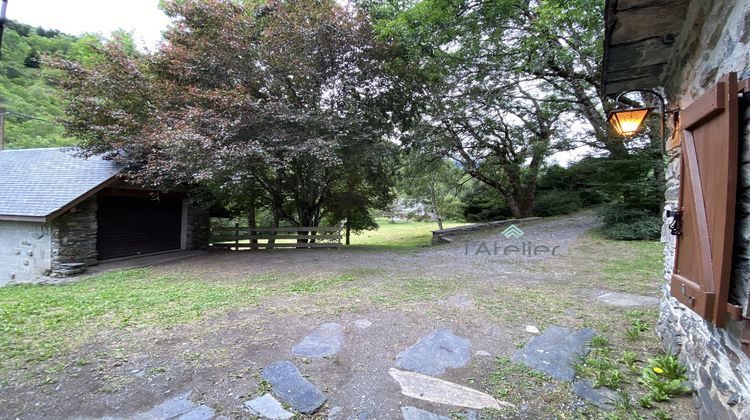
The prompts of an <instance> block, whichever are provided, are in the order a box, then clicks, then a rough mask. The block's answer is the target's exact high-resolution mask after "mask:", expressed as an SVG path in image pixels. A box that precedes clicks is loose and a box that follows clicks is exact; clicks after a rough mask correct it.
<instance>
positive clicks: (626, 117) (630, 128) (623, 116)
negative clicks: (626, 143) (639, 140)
mask: <svg viewBox="0 0 750 420" xmlns="http://www.w3.org/2000/svg"><path fill="white" fill-rule="evenodd" d="M653 110H654V108H636V109H632V108H631V109H616V110H614V111H612V112H610V113H609V119H608V121H609V123H610V124H611V125H612V127H613V128H614V129H615V131H616V132H617V134H619V135H621V136H623V137H633V136H635V135H636V134H638V132H639V131H640V130H641V126H642V125H643V121H644V120H645V119H646V117H648V115H649V114H650V113H651V111H653Z"/></svg>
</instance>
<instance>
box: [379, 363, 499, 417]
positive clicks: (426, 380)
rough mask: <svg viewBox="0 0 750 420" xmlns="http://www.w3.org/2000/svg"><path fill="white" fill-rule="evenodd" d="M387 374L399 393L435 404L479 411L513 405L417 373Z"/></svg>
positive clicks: (473, 390)
mask: <svg viewBox="0 0 750 420" xmlns="http://www.w3.org/2000/svg"><path fill="white" fill-rule="evenodd" d="M388 373H390V375H391V376H392V377H393V379H395V380H396V382H398V383H399V385H400V386H401V393H402V394H404V395H406V396H407V397H411V398H416V399H420V400H424V401H429V402H432V403H436V404H446V405H452V406H455V407H466V408H473V409H477V410H481V409H484V408H494V409H496V410H500V409H502V408H508V407H513V404H511V403H508V402H505V401H498V400H496V399H495V398H493V397H492V396H490V395H487V394H485V393H484V392H479V391H477V390H475V389H471V388H468V387H465V386H463V385H458V384H454V383H452V382H448V381H444V380H442V379H438V378H433V377H432V376H427V375H423V374H421V373H417V372H408V371H404V370H399V369H395V368H391V369H390V370H389V371H388Z"/></svg>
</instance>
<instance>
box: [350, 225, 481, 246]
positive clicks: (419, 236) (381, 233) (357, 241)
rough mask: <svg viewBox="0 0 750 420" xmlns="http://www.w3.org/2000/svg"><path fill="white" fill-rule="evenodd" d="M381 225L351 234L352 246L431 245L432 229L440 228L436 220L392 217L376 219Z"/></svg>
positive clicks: (445, 226) (448, 226) (444, 226)
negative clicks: (395, 218)
mask: <svg viewBox="0 0 750 420" xmlns="http://www.w3.org/2000/svg"><path fill="white" fill-rule="evenodd" d="M376 222H378V225H379V226H380V227H379V228H378V229H377V230H368V231H365V232H362V233H361V234H359V235H352V236H351V245H350V246H351V247H355V248H360V247H362V248H365V247H366V248H381V249H401V250H403V249H408V248H418V247H422V246H429V245H430V243H431V242H432V231H433V230H438V225H437V223H436V222H396V223H391V221H390V219H387V218H378V219H376ZM469 224H471V223H466V222H443V228H451V227H456V226H463V225H469Z"/></svg>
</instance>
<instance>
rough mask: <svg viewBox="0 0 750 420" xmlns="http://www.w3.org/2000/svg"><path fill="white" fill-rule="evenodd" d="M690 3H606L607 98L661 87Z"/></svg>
mask: <svg viewBox="0 0 750 420" xmlns="http://www.w3.org/2000/svg"><path fill="white" fill-rule="evenodd" d="M689 4H690V0H607V1H606V3H605V11H604V21H605V35H604V58H603V62H602V90H603V94H604V95H605V96H608V95H614V94H617V93H620V92H623V91H626V90H630V89H646V88H655V87H660V86H661V85H662V73H663V72H664V67H665V66H666V65H667V63H668V62H669V59H670V57H671V56H672V52H673V45H674V44H675V41H676V39H677V37H678V36H679V34H680V32H681V30H682V26H683V22H684V20H685V14H686V12H687V8H688V5H689Z"/></svg>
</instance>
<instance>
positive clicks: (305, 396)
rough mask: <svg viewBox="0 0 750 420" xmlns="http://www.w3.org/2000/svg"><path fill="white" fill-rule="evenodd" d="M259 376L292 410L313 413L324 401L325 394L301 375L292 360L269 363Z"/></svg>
mask: <svg viewBox="0 0 750 420" xmlns="http://www.w3.org/2000/svg"><path fill="white" fill-rule="evenodd" d="M261 376H263V379H265V380H266V381H268V383H270V384H271V387H272V389H273V393H274V394H275V395H276V396H277V397H279V399H280V400H282V401H283V402H285V403H287V404H289V406H291V407H292V409H293V410H294V411H298V412H300V413H303V414H310V413H314V412H315V411H316V410H317V409H318V408H320V406H321V405H323V403H324V402H326V396H325V395H323V393H322V392H320V390H319V389H318V388H316V387H315V385H313V384H312V383H310V381H308V380H307V379H305V378H304V377H302V374H301V373H300V371H299V369H297V367H296V366H294V364H292V362H289V361H281V362H275V363H271V364H270V365H268V366H266V367H265V368H263V371H262V373H261Z"/></svg>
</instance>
